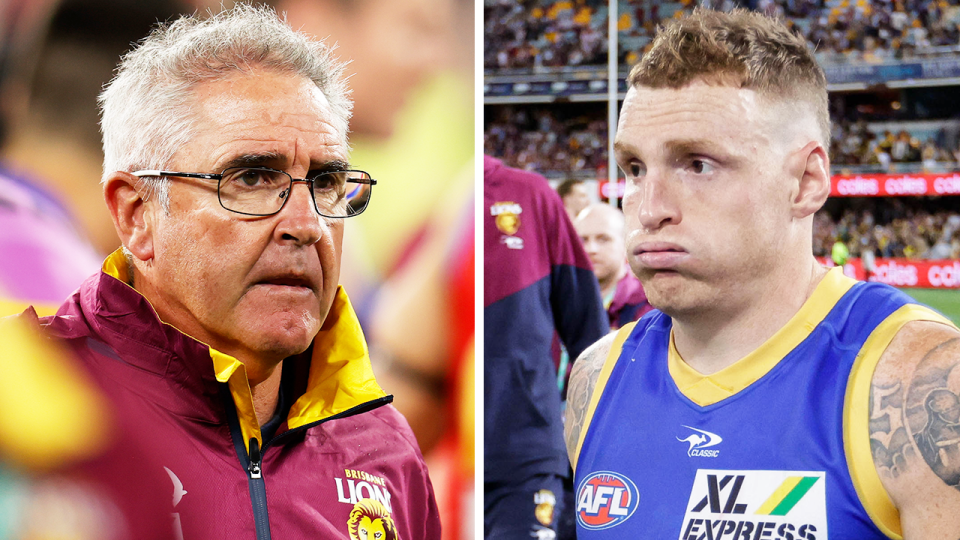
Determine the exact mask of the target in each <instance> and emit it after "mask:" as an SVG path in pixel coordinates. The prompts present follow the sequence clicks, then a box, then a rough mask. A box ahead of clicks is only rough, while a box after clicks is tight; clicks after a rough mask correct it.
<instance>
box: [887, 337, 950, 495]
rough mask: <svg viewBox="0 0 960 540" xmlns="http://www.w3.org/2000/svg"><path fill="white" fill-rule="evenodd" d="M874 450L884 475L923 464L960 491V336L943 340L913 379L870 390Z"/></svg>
mask: <svg viewBox="0 0 960 540" xmlns="http://www.w3.org/2000/svg"><path fill="white" fill-rule="evenodd" d="M869 430H870V449H871V452H872V453H873V460H874V463H875V464H876V466H877V470H878V471H879V472H880V474H881V475H889V476H890V477H893V478H896V477H898V476H900V475H901V474H903V473H904V472H907V471H908V470H909V469H910V468H911V467H917V466H922V465H921V464H920V460H919V459H916V458H917V457H918V456H919V457H920V458H922V459H923V462H925V463H926V464H927V466H929V467H930V469H931V470H932V471H933V472H934V473H935V474H936V475H937V476H938V477H940V479H941V480H943V482H944V483H946V484H947V485H948V486H951V487H953V488H956V489H958V490H960V338H957V337H953V338H950V339H946V340H943V341H940V342H939V343H938V344H936V345H935V346H934V347H933V348H931V349H930V350H929V351H928V352H927V353H926V354H924V356H923V358H922V359H921V360H920V362H919V363H918V364H917V365H916V368H915V369H914V370H913V372H912V373H910V374H909V375H908V376H905V377H903V378H902V379H899V380H897V379H891V380H887V381H885V382H883V383H878V382H877V381H876V380H875V381H874V383H873V385H872V387H871V389H870V428H869Z"/></svg>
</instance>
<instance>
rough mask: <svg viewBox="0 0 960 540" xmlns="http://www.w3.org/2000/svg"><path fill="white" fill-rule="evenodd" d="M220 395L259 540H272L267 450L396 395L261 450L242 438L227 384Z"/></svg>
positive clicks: (253, 440) (254, 440) (385, 401)
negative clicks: (265, 465)
mask: <svg viewBox="0 0 960 540" xmlns="http://www.w3.org/2000/svg"><path fill="white" fill-rule="evenodd" d="M220 394H221V396H223V397H224V398H225V403H226V405H227V407H226V409H227V422H228V424H229V426H230V435H231V438H232V439H233V446H234V449H235V450H236V451H237V457H238V458H239V459H240V464H241V465H242V466H243V467H244V468H245V469H246V471H247V477H248V478H247V486H248V487H249V489H250V503H251V504H252V505H253V522H254V524H255V526H256V530H257V540H270V515H269V513H268V512H267V486H266V484H265V483H264V480H263V470H262V467H263V454H264V453H265V452H266V451H267V448H269V447H270V446H272V445H273V444H274V443H275V442H276V441H278V440H280V439H282V438H284V437H286V436H288V435H290V434H292V433H298V432H301V431H305V430H307V429H310V428H312V427H314V426H318V425H320V424H322V423H324V422H326V421H328V420H336V419H338V418H345V417H348V416H353V415H355V414H360V413H363V412H366V411H369V410H373V409H376V408H378V407H381V406H383V405H386V404H388V403H390V402H391V401H393V396H389V395H388V396H384V397H382V398H378V399H374V400H372V401H368V402H366V403H361V404H360V405H357V406H356V407H352V408H350V409H347V410H345V411H343V412H340V413H337V414H335V415H333V416H328V417H326V418H323V419H321V420H317V421H316V422H312V423H309V424H304V425H302V426H299V427H296V428H294V429H290V430H287V431H284V432H283V433H281V434H279V435H277V436H275V437H274V438H272V439H270V440H269V441H267V444H265V445H263V448H260V443H259V442H258V441H257V438H256V437H251V438H250V441H249V443H248V444H247V445H244V444H243V435H242V432H241V430H240V420H239V419H238V418H237V409H236V407H235V405H234V404H233V396H231V395H230V388H229V387H228V386H227V384H226V383H220ZM245 446H246V447H245Z"/></svg>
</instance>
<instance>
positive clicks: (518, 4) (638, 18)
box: [484, 0, 960, 69]
mask: <svg viewBox="0 0 960 540" xmlns="http://www.w3.org/2000/svg"><path fill="white" fill-rule="evenodd" d="M606 4H607V3H606V2H605V1H602V0H492V1H488V2H487V3H486V4H485V6H484V21H485V22H484V36H485V39H484V68H486V69H508V68H538V67H560V66H579V65H594V64H603V63H605V62H606V52H607V44H606V32H607V13H608V11H607V8H606ZM696 5H703V6H706V7H712V8H715V9H722V10H729V9H732V8H734V7H737V6H745V7H750V8H753V9H757V10H759V11H762V12H764V13H766V14H768V15H772V16H780V17H786V18H788V19H789V25H790V26H792V27H793V28H795V29H796V31H798V32H800V33H802V34H803V35H804V37H806V38H807V41H808V42H809V43H810V44H811V46H812V47H815V48H816V50H817V54H818V56H819V57H820V59H821V60H822V61H827V62H849V61H857V62H859V61H866V62H871V63H879V62H884V61H889V60H898V59H902V58H910V57H914V56H922V55H926V54H929V53H932V52H937V51H938V50H940V48H943V47H956V46H957V45H958V43H960V28H958V24H960V2H958V0H700V1H699V2H697V1H696V0H681V1H680V2H659V1H647V0H626V1H624V0H621V1H620V4H619V6H618V13H619V17H618V20H617V27H618V30H619V35H620V43H621V47H622V48H621V52H620V54H619V57H620V61H621V63H626V64H627V65H630V64H633V63H635V62H636V61H637V60H638V59H639V54H638V53H639V52H641V51H642V49H643V47H644V46H645V45H646V44H647V43H648V42H649V40H650V37H651V36H652V34H653V31H654V29H655V28H656V26H657V24H658V23H659V22H660V21H661V20H663V19H667V18H672V17H676V16H679V15H681V14H683V13H685V12H689V11H691V10H692V9H693V8H694V7H695V6H696ZM625 45H626V46H625Z"/></svg>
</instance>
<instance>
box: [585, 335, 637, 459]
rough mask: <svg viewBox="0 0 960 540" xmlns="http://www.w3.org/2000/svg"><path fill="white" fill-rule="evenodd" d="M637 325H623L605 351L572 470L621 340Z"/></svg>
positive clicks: (615, 358)
mask: <svg viewBox="0 0 960 540" xmlns="http://www.w3.org/2000/svg"><path fill="white" fill-rule="evenodd" d="M636 325H637V322H636V321H634V322H631V323H629V324H625V325H623V326H622V327H621V328H620V330H618V331H617V336H616V337H615V338H614V339H613V343H612V344H611V345H610V352H608V353H607V359H606V360H604V362H603V368H601V369H600V376H599V377H598V378H597V384H596V385H595V386H594V387H593V393H592V394H590V401H589V403H588V405H587V412H586V417H585V418H584V419H583V426H582V427H581V428H580V433H579V435H578V436H577V451H576V452H575V453H574V455H573V470H574V471H576V470H577V458H579V456H580V449H581V448H583V439H584V438H585V437H586V436H587V430H588V429H590V421H591V420H593V413H594V412H596V410H597V403H599V402H600V396H601V395H602V394H603V389H604V387H606V385H607V381H608V380H609V379H610V373H611V372H612V371H613V366H615V365H617V358H619V357H620V350H621V349H622V348H623V342H624V341H626V340H627V337H629V336H630V332H632V331H633V327H634V326H636Z"/></svg>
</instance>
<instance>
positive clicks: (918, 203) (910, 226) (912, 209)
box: [813, 197, 960, 259]
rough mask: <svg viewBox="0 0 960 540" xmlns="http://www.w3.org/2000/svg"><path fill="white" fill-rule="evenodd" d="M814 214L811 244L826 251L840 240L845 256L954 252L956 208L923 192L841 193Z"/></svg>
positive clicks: (959, 216) (959, 228) (953, 255)
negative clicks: (901, 194)
mask: <svg viewBox="0 0 960 540" xmlns="http://www.w3.org/2000/svg"><path fill="white" fill-rule="evenodd" d="M843 202H844V206H843V207H842V209H841V208H840V207H839V206H838V205H834V206H835V207H834V208H833V211H830V209H829V208H825V209H824V210H821V211H820V212H817V214H816V215H815V217H814V223H813V248H814V255H816V256H817V257H829V256H830V253H831V249H832V248H833V245H834V243H835V242H837V241H838V240H839V241H842V242H844V243H845V244H846V246H847V249H848V250H849V251H850V256H851V257H861V256H862V255H863V253H865V252H866V251H867V250H871V251H873V254H874V256H876V257H899V258H907V259H958V258H960V213H958V212H957V210H956V209H955V208H953V209H951V208H950V207H949V206H948V204H949V201H944V200H938V199H923V198H909V197H908V198H879V199H847V200H845V201H843ZM838 214H839V215H838Z"/></svg>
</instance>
